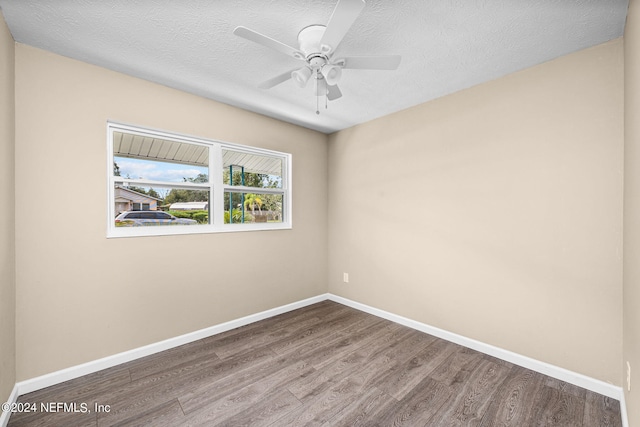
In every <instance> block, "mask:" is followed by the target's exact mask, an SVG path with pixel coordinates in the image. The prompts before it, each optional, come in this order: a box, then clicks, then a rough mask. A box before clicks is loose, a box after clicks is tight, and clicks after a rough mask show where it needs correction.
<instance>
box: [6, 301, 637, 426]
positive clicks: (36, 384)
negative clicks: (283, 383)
mask: <svg viewBox="0 0 640 427" xmlns="http://www.w3.org/2000/svg"><path fill="white" fill-rule="evenodd" d="M325 300H330V301H335V302H337V303H340V304H344V305H346V306H349V307H352V308H354V309H356V310H360V311H363V312H365V313H369V314H372V315H374V316H378V317H381V318H383V319H387V320H390V321H392V322H396V323H399V324H401V325H404V326H407V327H410V328H412V329H415V330H418V331H421V332H425V333H427V334H430V335H433V336H436V337H438V338H442V339H445V340H447V341H451V342H453V343H456V344H459V345H463V346H465V347H469V348H471V349H474V350H477V351H480V352H482V353H485V354H488V355H490V356H494V357H497V358H499V359H502V360H505V361H507V362H511V363H513V364H516V365H518V366H522V367H524V368H528V369H531V370H533V371H536V372H540V373H542V374H545V375H548V376H550V377H553V378H557V379H559V380H561V381H565V382H567V383H570V384H574V385H577V386H578V387H582V388H585V389H587V390H591V391H593V392H596V393H599V394H602V395H604V396H608V397H611V398H613V399H616V400H618V401H620V409H621V412H622V422H623V426H624V427H628V426H629V424H628V421H627V412H626V406H625V401H624V393H623V391H622V387H618V386H614V385H612V384H608V383H606V382H604V381H600V380H597V379H595V378H591V377H587V376H586V375H582V374H579V373H576V372H572V371H569V370H567V369H564V368H560V367H558V366H554V365H551V364H549V363H545V362H541V361H539V360H535V359H532V358H530V357H527V356H523V355H520V354H517V353H513V352H511V351H508V350H505V349H502V348H499V347H495V346H492V345H490V344H485V343H483V342H480V341H476V340H474V339H471V338H467V337H464V336H462V335H458V334H455V333H452V332H448V331H445V330H443V329H439V328H436V327H434V326H430V325H427V324H424V323H421V322H418V321H415V320H411V319H408V318H406V317H402V316H398V315H396V314H393V313H390V312H387V311H384V310H380V309H378V308H375V307H371V306H368V305H366V304H362V303H359V302H356V301H352V300H350V299H347V298H343V297H340V296H337V295H333V294H329V293H327V294H322V295H318V296H315V297H312V298H307V299H305V300H302V301H298V302H294V303H291V304H286V305H283V306H280V307H276V308H273V309H270V310H266V311H262V312H260V313H257V314H253V315H249V316H246V317H242V318H240V319H236V320H232V321H229V322H225V323H221V324H219V325H215V326H211V327H209V328H205V329H201V330H199V331H195V332H191V333H188V334H184V335H180V336H178V337H175V338H170V339H167V340H164V341H160V342H157V343H154V344H149V345H146V346H144V347H139V348H136V349H133V350H129V351H125V352H123V353H118V354H115V355H113V356H108V357H105V358H102V359H98V360H94V361H92V362H87V363H83V364H81V365H77V366H72V367H70V368H66V369H62V370H60V371H56V372H52V373H50V374H46V375H42V376H39V377H36V378H32V379H29V380H26V381H20V382H18V383H16V385H15V387H14V388H13V391H12V392H11V395H10V397H9V400H8V402H9V403H13V402H16V400H17V398H18V396H20V395H23V394H26V393H30V392H32V391H36V390H40V389H42V388H45V387H49V386H52V385H55V384H60V383H62V382H65V381H68V380H71V379H74V378H78V377H81V376H83V375H87V374H91V373H94V372H98V371H100V370H102V369H106V368H111V367H113V366H116V365H119V364H121V363H125V362H129V361H132V360H136V359H139V358H141V357H145V356H149V355H151V354H155V353H158V352H161V351H164V350H168V349H171V348H174V347H177V346H180V345H184V344H188V343H190V342H193V341H196V340H199V339H203V338H207V337H210V336H212V335H216V334H219V333H222V332H226V331H229V330H231V329H235V328H238V327H240V326H244V325H248V324H250V323H254V322H257V321H260V320H264V319H268V318H270V317H273V316H277V315H279V314H283V313H287V312H289V311H293V310H296V309H298V308H302V307H306V306H308V305H311V304H315V303H318V302H321V301H325ZM8 421H9V413H5V412H2V414H0V427H6V425H7V423H8Z"/></svg>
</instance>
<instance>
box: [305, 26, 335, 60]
mask: <svg viewBox="0 0 640 427" xmlns="http://www.w3.org/2000/svg"><path fill="white" fill-rule="evenodd" d="M326 29H327V27H325V26H324V25H309V26H308V27H305V28H303V29H302V30H301V31H300V32H299V33H298V45H299V46H300V50H301V51H302V53H304V54H305V56H306V57H307V59H309V58H310V57H314V56H322V57H324V58H326V53H328V49H326V48H325V50H324V51H323V49H322V46H320V41H321V40H322V36H323V35H324V31H325V30H326Z"/></svg>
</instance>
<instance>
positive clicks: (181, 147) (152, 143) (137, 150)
mask: <svg viewBox="0 0 640 427" xmlns="http://www.w3.org/2000/svg"><path fill="white" fill-rule="evenodd" d="M113 153H114V155H115V156H116V157H128V158H133V159H142V160H153V161H160V162H168V163H179V164H185V165H194V166H205V167H206V166H208V165H209V147H207V146H205V145H197V144H189V143H184V142H179V141H172V140H168V139H162V138H155V137H151V136H142V135H133V134H129V133H123V132H114V133H113ZM222 161H223V166H224V167H225V168H227V167H229V166H231V165H233V166H242V167H244V169H245V171H246V172H253V173H263V174H268V175H280V174H281V173H282V159H280V158H278V157H274V156H262V155H259V154H253V153H246V152H243V151H235V150H223V152H222Z"/></svg>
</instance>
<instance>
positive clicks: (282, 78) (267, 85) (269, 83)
mask: <svg viewBox="0 0 640 427" xmlns="http://www.w3.org/2000/svg"><path fill="white" fill-rule="evenodd" d="M294 71H295V70H291V71H287V72H286V73H282V74H280V75H278V76H275V77H272V78H270V79H269V80H266V81H264V82H262V83H260V84H259V85H258V87H259V88H260V89H271V88H272V87H274V86H277V85H279V84H280V83H284V82H286V81H287V80H289V79H290V78H291V73H292V72H294Z"/></svg>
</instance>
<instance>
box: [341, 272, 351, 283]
mask: <svg viewBox="0 0 640 427" xmlns="http://www.w3.org/2000/svg"><path fill="white" fill-rule="evenodd" d="M342 281H343V282H344V283H349V273H342Z"/></svg>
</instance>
